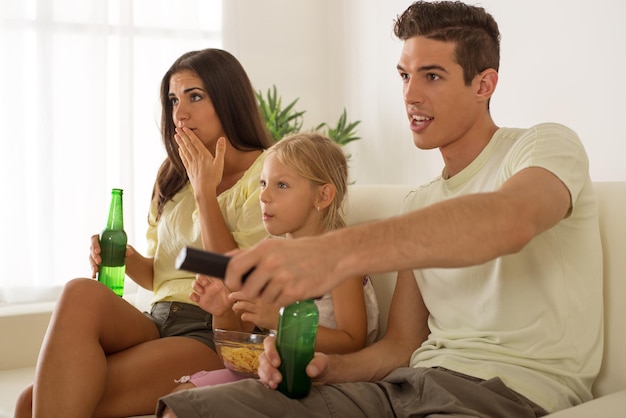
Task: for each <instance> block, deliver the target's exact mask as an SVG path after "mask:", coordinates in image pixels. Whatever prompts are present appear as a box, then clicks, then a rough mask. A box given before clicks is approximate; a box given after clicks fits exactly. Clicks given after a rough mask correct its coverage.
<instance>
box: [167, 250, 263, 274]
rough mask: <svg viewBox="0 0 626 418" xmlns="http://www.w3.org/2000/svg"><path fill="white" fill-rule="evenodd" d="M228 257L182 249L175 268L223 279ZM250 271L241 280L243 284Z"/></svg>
mask: <svg viewBox="0 0 626 418" xmlns="http://www.w3.org/2000/svg"><path fill="white" fill-rule="evenodd" d="M229 261H230V257H229V256H227V255H224V254H220V253H214V252H209V251H204V250H199V249H197V248H192V247H184V248H183V249H182V250H180V253H178V256H177V257H176V268H177V269H179V270H187V271H191V272H193V273H199V274H204V275H206V276H211V277H217V278H220V279H223V278H224V276H225V275H226V266H227V265H228V262H229ZM251 272H252V270H250V271H249V272H247V273H246V274H244V275H243V277H242V278H241V282H242V283H243V282H245V281H246V278H247V277H248V275H250V273H251Z"/></svg>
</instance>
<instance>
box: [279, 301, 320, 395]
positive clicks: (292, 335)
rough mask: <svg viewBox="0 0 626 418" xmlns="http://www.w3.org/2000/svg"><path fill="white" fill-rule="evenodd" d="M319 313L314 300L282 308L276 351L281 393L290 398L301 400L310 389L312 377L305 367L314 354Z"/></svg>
mask: <svg viewBox="0 0 626 418" xmlns="http://www.w3.org/2000/svg"><path fill="white" fill-rule="evenodd" d="M318 320H319V312H318V310H317V305H315V301H314V300H313V299H307V300H303V301H299V302H295V303H292V304H291V305H289V306H284V307H282V308H280V316H279V318H278V331H277V333H276V349H277V350H278V354H279V355H280V367H279V368H278V369H279V370H280V373H281V374H282V376H283V380H282V381H281V382H280V384H279V385H278V390H280V391H281V392H282V393H283V394H285V395H287V396H288V397H290V398H294V399H297V398H302V397H304V396H306V395H308V394H309V391H310V390H311V378H310V377H309V376H307V374H306V366H307V365H308V364H309V362H310V361H311V360H312V359H313V354H314V353H315V337H316V336H317V323H318Z"/></svg>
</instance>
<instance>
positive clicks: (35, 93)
mask: <svg viewBox="0 0 626 418" xmlns="http://www.w3.org/2000/svg"><path fill="white" fill-rule="evenodd" d="M221 22H222V4H221V0H178V1H176V2H173V1H166V0H161V1H159V0H108V1H101V0H82V1H79V2H77V1H75V0H3V1H2V3H1V4H0V56H1V57H2V60H1V61H0V80H2V81H3V89H2V90H3V93H4V100H2V101H0V122H1V123H0V126H2V127H3V131H4V133H3V134H2V135H0V140H1V141H2V144H1V148H0V149H1V151H0V186H1V187H0V192H1V193H2V203H0V208H1V209H0V216H1V217H0V219H1V222H2V225H3V226H2V236H1V237H2V238H1V239H0V265H1V266H2V274H0V304H2V303H14V302H20V301H25V300H33V299H41V298H45V297H46V296H50V295H51V294H54V291H51V290H50V289H51V288H55V287H56V288H59V287H60V286H62V285H63V283H65V282H66V281H68V280H69V279H71V278H74V277H90V275H91V272H90V269H89V262H88V252H89V243H90V236H91V235H93V234H95V233H98V232H99V231H101V230H102V228H103V227H104V225H105V223H106V217H107V214H108V206H109V199H110V193H111V189H112V188H113V187H120V188H122V189H124V223H125V225H124V226H125V229H126V231H127V233H128V235H129V243H130V244H132V245H133V246H135V248H137V249H138V250H139V251H140V252H142V253H143V250H144V247H145V236H144V234H145V230H146V226H147V224H146V219H147V211H148V205H149V200H150V196H151V192H152V184H153V182H154V178H155V175H156V171H157V169H158V167H159V165H160V163H161V162H162V160H163V158H164V156H165V153H164V151H163V147H162V145H161V140H160V136H159V119H160V114H159V112H160V106H159V85H160V81H161V77H162V76H163V74H164V73H165V71H166V70H167V69H168V68H169V66H170V65H171V63H172V62H173V61H174V60H175V59H176V58H178V56H180V55H181V54H183V53H184V52H187V51H190V50H195V49H202V48H209V47H216V48H219V47H220V46H221Z"/></svg>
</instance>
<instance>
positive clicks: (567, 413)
mask: <svg viewBox="0 0 626 418" xmlns="http://www.w3.org/2000/svg"><path fill="white" fill-rule="evenodd" d="M624 411H626V389H625V390H621V391H619V392H615V393H611V394H609V395H605V396H601V397H599V398H596V399H594V400H592V401H589V402H585V403H584V404H582V405H578V406H575V407H573V408H568V409H564V410H562V411H559V412H555V413H554V414H550V415H548V416H549V417H550V418H589V417H616V416H621V414H623V413H624Z"/></svg>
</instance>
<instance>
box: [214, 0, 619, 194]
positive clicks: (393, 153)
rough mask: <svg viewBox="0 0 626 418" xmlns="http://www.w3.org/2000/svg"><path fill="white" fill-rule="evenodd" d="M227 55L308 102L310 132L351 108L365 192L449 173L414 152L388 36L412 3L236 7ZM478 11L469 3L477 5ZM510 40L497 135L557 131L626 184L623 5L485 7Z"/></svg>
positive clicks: (287, 96)
mask: <svg viewBox="0 0 626 418" xmlns="http://www.w3.org/2000/svg"><path fill="white" fill-rule="evenodd" d="M224 3H225V4H224V9H225V19H226V20H225V23H224V29H225V42H224V47H225V48H226V49H228V50H230V51H231V52H233V53H234V54H235V55H236V56H237V57H238V58H239V59H240V60H241V61H242V63H243V64H244V66H245V67H246V69H247V70H248V73H249V74H250V77H251V78H252V81H253V83H254V84H255V87H256V88H260V89H264V90H265V89H267V88H269V87H270V86H271V85H272V84H276V85H277V87H278V89H279V92H280V93H281V94H282V95H283V98H284V100H285V101H290V100H292V99H295V98H298V97H299V98H300V100H299V102H298V104H299V107H300V109H301V110H306V111H307V113H306V118H305V126H307V127H312V126H313V125H316V124H317V123H319V122H322V121H326V122H333V123H334V122H335V120H336V119H337V117H338V116H339V114H340V113H341V110H342V109H343V107H347V109H348V116H349V117H350V118H351V119H353V120H356V119H360V120H361V121H362V123H361V125H360V129H359V134H360V135H361V136H362V138H363V139H362V140H361V141H357V142H356V143H353V145H350V146H349V152H350V153H351V154H352V160H351V166H352V177H353V179H355V180H356V181H357V182H359V183H363V184H367V183H397V184H407V183H408V184H411V183H421V182H424V181H427V180H428V179H430V178H432V177H433V176H435V175H437V174H438V173H439V171H440V169H441V160H440V158H439V155H438V152H437V151H418V150H416V149H415V148H414V146H413V142H412V139H411V135H410V132H409V130H408V127H407V121H406V116H405V115H404V110H403V109H404V108H403V104H402V96H401V84H400V81H399V78H398V76H397V73H396V70H395V65H396V62H397V59H398V56H399V51H400V47H401V43H400V42H399V41H398V40H397V39H395V37H394V36H393V33H392V25H393V20H394V19H395V17H396V16H397V15H398V14H399V13H401V12H402V11H404V9H405V8H406V7H407V6H408V5H409V4H410V1H405V0H386V1H384V2H383V1H380V0H339V1H338V0H298V1H292V0H264V1H257V0H228V1H225V2H224ZM470 3H473V2H470ZM480 5H482V6H483V7H485V8H486V9H487V10H488V11H489V12H491V13H492V14H493V15H494V17H495V18H496V20H497V21H498V23H499V25H500V31H501V33H502V60H501V68H500V82H499V85H498V89H497V91H496V94H495V96H494V98H493V100H492V106H491V108H492V113H493V115H494V119H495V121H496V123H497V124H498V125H500V126H516V127H524V126H528V125H531V124H535V123H539V122H544V121H554V122H560V123H563V124H566V125H569V126H570V127H572V128H573V129H574V130H576V131H577V132H578V134H579V135H580V137H581V139H582V141H583V143H584V144H585V147H586V148H587V151H588V153H589V158H590V162H591V175H592V179H593V180H596V181H599V180H626V165H625V164H624V163H623V162H622V159H623V157H622V156H623V155H624V154H625V153H626V145H625V144H624V142H626V135H624V134H623V133H622V129H620V128H621V123H622V121H623V119H622V118H623V117H624V116H626V105H625V104H624V98H625V97H626V77H624V75H623V73H624V70H625V67H626V25H623V24H622V21H623V20H624V18H626V2H622V1H620V0H596V1H594V2H593V3H588V2H584V3H583V1H582V0H525V1H521V0H514V1H506V2H504V1H501V0H483V1H482V2H480Z"/></svg>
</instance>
